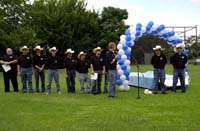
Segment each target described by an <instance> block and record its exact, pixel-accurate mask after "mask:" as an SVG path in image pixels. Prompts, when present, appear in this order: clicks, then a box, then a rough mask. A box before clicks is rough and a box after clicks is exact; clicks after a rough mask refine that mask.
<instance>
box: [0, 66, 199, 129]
mask: <svg viewBox="0 0 200 131" xmlns="http://www.w3.org/2000/svg"><path fill="white" fill-rule="evenodd" d="M189 69H190V76H191V84H190V87H189V88H188V90H187V93H186V94H182V93H180V90H178V93H177V94H172V93H171V92H170V91H168V94H167V95H161V94H158V95H146V94H144V93H143V90H142V89H141V99H139V100H138V99H136V97H137V89H136V88H131V90H130V91H129V92H120V91H118V90H117V97H116V98H115V99H113V100H110V99H108V98H107V95H105V94H101V95H98V96H92V95H90V94H89V95H88V94H84V95H82V94H80V93H79V81H78V80H76V89H77V92H76V94H67V93H66V82H65V77H64V73H63V70H61V71H60V83H61V88H62V94H61V95H58V94H56V93H55V84H54V83H53V86H52V91H53V93H52V94H50V95H46V94H36V93H33V94H29V93H27V94H22V93H14V92H11V93H4V84H3V78H2V73H1V74H0V84H1V85H0V131H29V130H30V131H32V130H40V131H46V130H48V131H71V130H72V131H104V130H105V131H134V130H138V131H143V130H144V131H199V130H200V84H199V76H200V66H193V65H190V66H189ZM132 70H133V71H136V66H133V67H132ZM141 70H142V71H143V72H144V71H146V70H152V67H151V66H144V65H143V66H141ZM167 73H172V67H171V66H170V65H168V66H167ZM18 80H20V78H19V79H18ZM33 82H34V81H33ZM19 83H20V84H19V85H20V90H21V82H19ZM34 87H35V86H34ZM11 89H12V88H11ZM102 89H103V86H102Z"/></svg>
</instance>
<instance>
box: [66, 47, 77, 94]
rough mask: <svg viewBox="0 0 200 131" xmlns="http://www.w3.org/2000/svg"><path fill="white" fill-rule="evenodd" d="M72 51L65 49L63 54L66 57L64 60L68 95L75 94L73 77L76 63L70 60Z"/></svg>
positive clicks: (72, 59)
mask: <svg viewBox="0 0 200 131" xmlns="http://www.w3.org/2000/svg"><path fill="white" fill-rule="evenodd" d="M73 53H74V51H73V50H72V49H67V50H66V52H65V54H66V55H67V57H66V58H65V60H64V63H65V75H66V82H67V89H68V93H75V77H76V64H77V61H76V60H75V59H74V58H72V54H73Z"/></svg>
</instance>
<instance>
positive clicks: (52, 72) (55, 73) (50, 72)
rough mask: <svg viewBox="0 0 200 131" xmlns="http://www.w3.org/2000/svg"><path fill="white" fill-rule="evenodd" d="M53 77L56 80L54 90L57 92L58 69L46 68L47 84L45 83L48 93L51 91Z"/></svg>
mask: <svg viewBox="0 0 200 131" xmlns="http://www.w3.org/2000/svg"><path fill="white" fill-rule="evenodd" d="M53 77H54V80H55V82H56V91H57V92H59V91H60V84H59V74H58V70H57V69H55V70H53V69H49V70H48V84H47V92H48V93H51V83H52V80H53Z"/></svg>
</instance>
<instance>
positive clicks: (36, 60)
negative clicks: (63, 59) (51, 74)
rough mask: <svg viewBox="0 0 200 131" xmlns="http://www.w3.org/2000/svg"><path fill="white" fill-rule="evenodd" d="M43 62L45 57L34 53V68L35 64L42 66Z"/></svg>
mask: <svg viewBox="0 0 200 131" xmlns="http://www.w3.org/2000/svg"><path fill="white" fill-rule="evenodd" d="M44 64H45V59H44V57H43V56H42V55H40V56H39V55H34V57H33V65H34V68H36V67H35V66H36V65H37V66H39V67H42V66H43V65H44Z"/></svg>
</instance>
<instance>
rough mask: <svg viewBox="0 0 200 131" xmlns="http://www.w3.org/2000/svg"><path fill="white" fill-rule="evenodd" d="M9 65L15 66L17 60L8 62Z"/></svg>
mask: <svg viewBox="0 0 200 131" xmlns="http://www.w3.org/2000/svg"><path fill="white" fill-rule="evenodd" d="M8 63H9V64H16V63H17V60H12V61H10V62H8Z"/></svg>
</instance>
